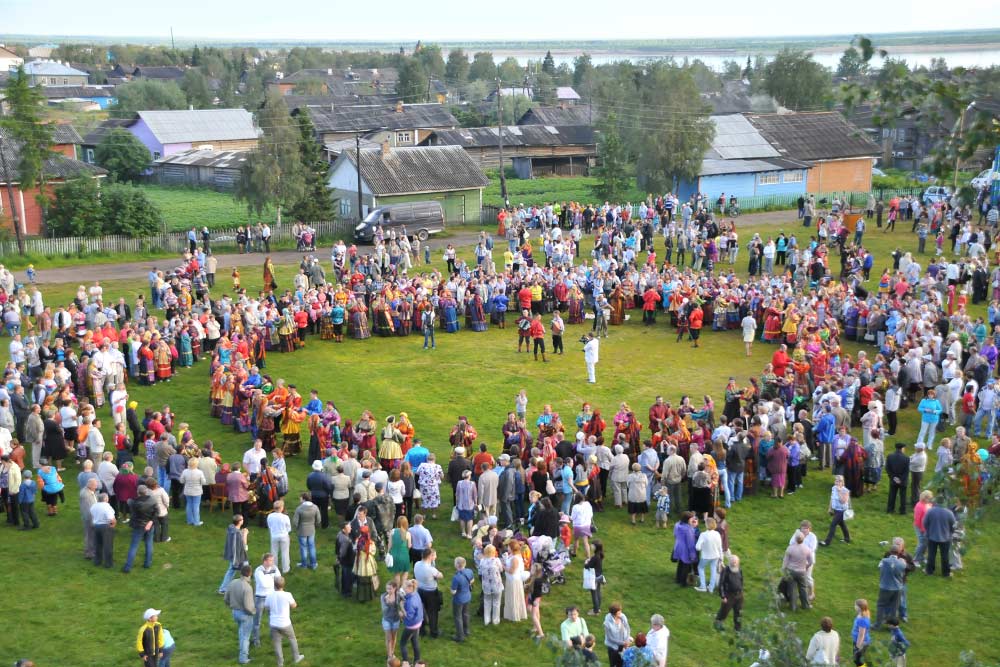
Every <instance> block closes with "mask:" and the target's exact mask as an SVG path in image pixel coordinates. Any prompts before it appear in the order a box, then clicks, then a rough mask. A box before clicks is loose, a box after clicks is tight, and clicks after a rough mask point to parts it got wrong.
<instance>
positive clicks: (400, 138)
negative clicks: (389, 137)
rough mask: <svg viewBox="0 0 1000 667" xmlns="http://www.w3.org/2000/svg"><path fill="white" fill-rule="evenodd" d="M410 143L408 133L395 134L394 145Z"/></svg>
mask: <svg viewBox="0 0 1000 667" xmlns="http://www.w3.org/2000/svg"><path fill="white" fill-rule="evenodd" d="M411 141H412V139H411V138H410V133H409V132H397V133H396V143H397V144H408V143H410V142H411Z"/></svg>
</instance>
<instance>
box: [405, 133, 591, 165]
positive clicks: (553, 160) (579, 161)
mask: <svg viewBox="0 0 1000 667" xmlns="http://www.w3.org/2000/svg"><path fill="white" fill-rule="evenodd" d="M501 136H502V138H503V156H504V164H505V165H506V164H512V165H513V167H514V171H515V172H517V176H518V178H534V177H536V176H584V175H586V174H587V173H588V172H589V170H590V167H591V166H593V164H594V161H595V160H596V158H597V141H596V139H595V138H594V136H595V135H594V128H593V127H590V126H588V125H563V126H561V127H556V126H554V125H507V126H504V127H502V128H496V127H463V128H458V129H455V130H435V131H434V132H433V133H432V134H431V135H430V136H429V137H428V138H427V139H426V140H425V141H424V144H423V145H426V146H461V147H462V148H463V149H465V151H466V152H467V153H468V154H469V157H471V158H472V159H473V161H474V162H475V163H476V164H478V165H479V166H480V167H481V168H483V169H499V168H500V139H501Z"/></svg>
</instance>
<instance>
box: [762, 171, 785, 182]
mask: <svg viewBox="0 0 1000 667" xmlns="http://www.w3.org/2000/svg"><path fill="white" fill-rule="evenodd" d="M779 181H780V178H779V174H778V172H776V171H768V172H765V173H763V174H761V175H760V177H759V178H758V180H757V183H759V184H760V185H777V184H778V182H779Z"/></svg>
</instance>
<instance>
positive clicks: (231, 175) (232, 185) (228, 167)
mask: <svg viewBox="0 0 1000 667" xmlns="http://www.w3.org/2000/svg"><path fill="white" fill-rule="evenodd" d="M249 152H250V151H245V150H238V151H220V150H204V149H202V150H199V149H197V148H193V149H191V150H189V151H182V152H180V153H174V154H173V155H168V156H166V157H162V158H160V159H159V160H157V161H156V162H155V163H154V164H153V182H155V183H158V184H160V185H183V186H188V187H201V188H212V189H213V190H219V191H223V192H231V191H233V190H234V189H236V184H237V182H238V181H239V180H240V171H241V170H242V168H243V165H244V164H245V163H246V161H247V155H248V154H249Z"/></svg>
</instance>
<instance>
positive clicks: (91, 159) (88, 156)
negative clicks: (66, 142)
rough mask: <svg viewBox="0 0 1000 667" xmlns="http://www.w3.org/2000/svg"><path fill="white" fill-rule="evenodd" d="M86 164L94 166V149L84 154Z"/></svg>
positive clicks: (89, 149)
mask: <svg viewBox="0 0 1000 667" xmlns="http://www.w3.org/2000/svg"><path fill="white" fill-rule="evenodd" d="M84 162H86V163H88V164H94V149H93V148H88V149H87V150H86V152H85V153H84Z"/></svg>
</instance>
